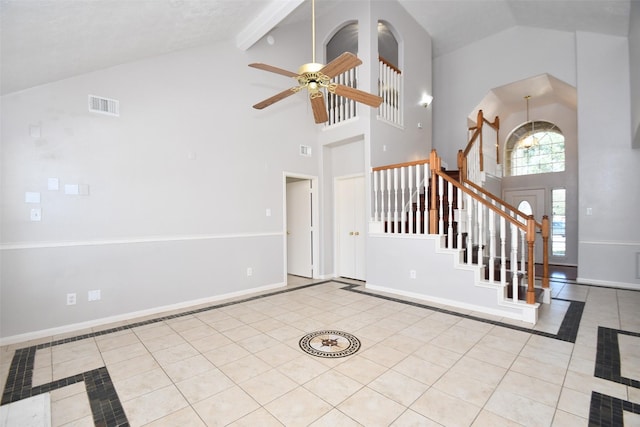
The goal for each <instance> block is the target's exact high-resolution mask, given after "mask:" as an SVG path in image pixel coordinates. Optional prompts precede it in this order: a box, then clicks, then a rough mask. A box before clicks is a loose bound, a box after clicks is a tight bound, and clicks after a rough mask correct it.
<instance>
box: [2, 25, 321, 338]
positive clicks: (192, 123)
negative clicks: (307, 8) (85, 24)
mask: <svg viewBox="0 0 640 427" xmlns="http://www.w3.org/2000/svg"><path fill="white" fill-rule="evenodd" d="M298 31H299V28H296V27H291V28H285V29H279V30H278V31H277V32H276V39H277V41H278V44H277V46H273V47H272V46H269V45H267V44H266V43H263V42H260V43H258V45H256V46H255V47H254V48H252V49H251V50H249V51H247V52H243V51H240V50H238V49H237V48H235V46H234V45H233V44H232V43H231V42H229V43H218V44H214V45H210V46H207V47H202V48H197V49H190V50H186V51H181V52H177V53H173V54H169V55H164V56H160V57H155V58H151V59H145V60H141V61H137V62H133V63H129V64H124V65H120V66H117V67H113V68H110V69H106V70H102V71H98V72H94V73H90V74H85V75H81V76H77V77H74V78H71V79H67V80H63V81H59V82H55V83H51V84H47V85H43V86H39V87H35V88H31V89H28V90H25V91H21V92H17V93H12V94H8V95H5V96H3V97H2V99H1V102H2V107H3V111H2V222H1V232H2V246H1V252H0V253H1V255H2V267H3V268H2V273H1V289H0V324H1V326H0V337H3V338H6V337H10V336H16V335H20V334H26V333H30V332H34V331H39V330H45V329H49V328H57V327H63V326H65V325H73V324H79V323H82V322H91V321H95V320H96V319H101V318H108V317H114V316H116V317H117V316H120V315H123V314H126V313H131V312H139V311H144V310H151V309H154V308H157V307H160V306H166V305H171V304H179V303H182V302H185V301H193V300H199V299H203V298H211V297H215V296H219V295H225V294H230V293H236V292H242V291H247V290H250V289H255V288H260V287H265V286H273V285H278V284H283V283H284V281H285V280H286V279H285V273H284V271H283V265H284V262H283V251H284V248H283V238H282V233H283V212H282V206H283V194H282V171H283V170H287V171H290V172H296V173H304V174H307V175H318V174H319V160H318V156H317V153H318V150H317V143H316V139H317V138H316V136H315V135H316V125H315V124H314V123H313V118H312V113H311V111H310V109H309V108H306V106H305V102H307V101H306V99H304V98H302V99H300V98H298V99H295V97H291V98H290V99H287V100H285V101H282V102H281V103H280V104H277V105H274V106H271V107H270V108H269V109H266V110H262V111H258V110H254V109H252V108H251V105H253V104H254V103H256V102H258V101H260V100H261V99H264V98H266V97H268V96H271V95H272V94H275V93H277V92H279V91H281V90H283V89H284V88H286V87H289V86H290V85H291V82H290V81H289V80H288V79H286V78H284V77H282V76H278V75H275V74H272V73H266V72H264V71H260V70H255V69H252V68H249V67H248V66H247V64H248V63H250V62H254V61H259V62H266V63H271V64H273V65H276V66H280V67H282V68H291V67H292V63H297V62H298V61H299V59H298V58H295V57H293V55H291V52H292V51H303V50H304V51H305V52H306V51H307V49H305V48H304V47H303V46H305V47H306V46H307V43H308V40H307V39H310V34H309V35H307V32H306V31H305V33H304V34H305V35H307V36H306V37H300V36H299V34H298ZM292 34H295V36H292ZM291 57H293V59H290V58H291ZM295 67H297V65H295ZM88 94H94V95H99V96H105V97H109V98H115V99H118V100H119V101H120V110H121V115H120V117H118V118H115V117H108V116H101V115H94V114H91V113H89V112H88V111H87V95H88ZM301 97H302V95H301ZM30 126H31V127H32V128H33V126H37V127H38V128H39V129H40V136H32V134H31V133H30ZM300 144H307V145H311V146H312V147H313V151H314V153H316V155H315V156H314V157H311V158H306V157H300V156H299V155H298V147H299V145H300ZM48 178H58V179H59V182H60V185H61V189H60V190H57V191H52V190H48V189H47V180H48ZM65 184H83V185H88V188H89V194H88V195H81V196H71V195H65V194H64V191H63V190H62V188H64V185H65ZM25 192H39V193H40V194H41V202H40V203H39V204H27V203H25ZM34 207H40V208H41V209H42V221H40V222H32V221H30V220H29V217H30V211H31V209H32V208H34ZM267 208H268V209H270V210H271V213H272V214H271V216H267V215H266V209H267ZM247 267H252V268H253V275H252V276H251V277H247V274H246V269H247ZM94 289H100V290H101V294H102V299H101V300H100V301H96V302H90V303H89V302H87V291H89V290H94ZM67 293H77V300H78V302H77V304H76V305H75V306H67V305H66V294H67Z"/></svg>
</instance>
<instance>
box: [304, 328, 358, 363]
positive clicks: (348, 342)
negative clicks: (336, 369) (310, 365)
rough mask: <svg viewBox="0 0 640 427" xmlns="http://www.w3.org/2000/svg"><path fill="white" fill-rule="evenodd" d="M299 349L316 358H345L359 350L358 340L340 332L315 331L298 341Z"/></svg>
mask: <svg viewBox="0 0 640 427" xmlns="http://www.w3.org/2000/svg"><path fill="white" fill-rule="evenodd" d="M300 348H301V349H302V350H303V351H305V352H307V353H309V354H311V355H313V356H318V357H330V358H338V357H346V356H351V355H352V354H354V353H355V352H356V351H358V350H359V349H360V340H358V338H356V337H355V336H353V335H351V334H348V333H346V332H342V331H316V332H311V333H309V334H307V335H305V336H303V337H302V338H301V339H300Z"/></svg>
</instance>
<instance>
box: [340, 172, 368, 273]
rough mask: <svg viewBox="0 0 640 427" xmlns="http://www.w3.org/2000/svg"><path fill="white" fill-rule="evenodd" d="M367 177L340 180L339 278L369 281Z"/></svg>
mask: <svg viewBox="0 0 640 427" xmlns="http://www.w3.org/2000/svg"><path fill="white" fill-rule="evenodd" d="M364 208H365V206H364V177H363V176H357V177H353V178H344V179H338V180H336V236H337V250H338V254H337V257H336V258H337V264H338V265H337V273H338V276H342V277H348V278H351V279H357V280H365V270H364V265H365V261H364V260H365V233H366V230H365V224H366V221H365V209H364Z"/></svg>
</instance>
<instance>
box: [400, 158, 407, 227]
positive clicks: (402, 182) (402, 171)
mask: <svg viewBox="0 0 640 427" xmlns="http://www.w3.org/2000/svg"><path fill="white" fill-rule="evenodd" d="M405 173H406V168H405V167H404V166H403V167H402V168H400V194H401V195H402V196H401V197H402V204H401V209H402V211H401V212H402V213H401V215H400V226H399V227H400V233H404V232H405V231H406V230H405V227H404V222H405V221H406V220H407V207H406V206H405V197H404V193H405V191H406V189H407V188H406V186H405V178H404V175H405Z"/></svg>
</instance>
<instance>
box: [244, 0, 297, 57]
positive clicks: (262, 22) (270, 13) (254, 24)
mask: <svg viewBox="0 0 640 427" xmlns="http://www.w3.org/2000/svg"><path fill="white" fill-rule="evenodd" d="M302 3H304V0H290V1H277V0H276V1H272V2H271V3H269V5H268V6H267V7H266V8H265V9H264V10H263V11H262V12H261V13H260V15H258V16H257V17H256V18H255V19H254V20H253V21H251V22H250V23H249V25H247V26H246V27H245V28H244V29H242V30H241V31H240V33H238V35H237V36H236V46H237V47H238V48H240V49H242V50H247V49H249V48H250V47H251V46H253V45H254V44H255V43H256V42H257V41H258V40H260V39H261V38H262V37H264V36H265V35H266V34H267V33H268V32H269V31H271V30H272V29H273V28H274V27H275V26H276V25H278V24H279V23H280V22H282V20H283V19H284V18H286V17H287V16H289V14H290V13H291V12H293V11H294V10H295V9H296V8H297V7H298V6H300V5H301V4H302Z"/></svg>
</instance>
